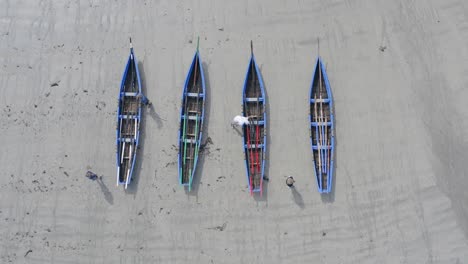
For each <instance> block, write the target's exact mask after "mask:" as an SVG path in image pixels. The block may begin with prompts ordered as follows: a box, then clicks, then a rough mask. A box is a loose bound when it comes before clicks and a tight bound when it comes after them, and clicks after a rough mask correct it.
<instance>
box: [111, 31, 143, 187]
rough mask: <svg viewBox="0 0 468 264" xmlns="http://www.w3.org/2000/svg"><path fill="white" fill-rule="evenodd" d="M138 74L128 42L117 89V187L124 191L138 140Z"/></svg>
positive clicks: (139, 84)
mask: <svg viewBox="0 0 468 264" xmlns="http://www.w3.org/2000/svg"><path fill="white" fill-rule="evenodd" d="M140 94H141V81H140V73H139V71H138V63H137V60H136V58H135V54H134V53H133V46H132V39H130V55H129V57H128V61H127V65H126V67H125V71H124V73H123V77H122V82H121V84H120V90H119V109H118V111H117V140H116V145H117V186H118V185H124V186H125V189H127V186H128V184H130V181H131V180H132V174H133V169H134V167H135V160H136V154H137V149H138V143H139V138H140V121H141V104H140V100H139V97H138V96H139V95H140Z"/></svg>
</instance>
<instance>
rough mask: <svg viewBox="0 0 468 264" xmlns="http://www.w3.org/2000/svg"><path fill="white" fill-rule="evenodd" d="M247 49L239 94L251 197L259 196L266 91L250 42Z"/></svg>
mask: <svg viewBox="0 0 468 264" xmlns="http://www.w3.org/2000/svg"><path fill="white" fill-rule="evenodd" d="M250 47H251V56H250V61H249V66H248V68H247V73H246V75H245V81H244V89H243V94H242V111H243V115H244V116H245V117H248V119H249V122H250V124H248V125H244V126H243V144H244V155H245V166H246V172H247V183H248V185H249V191H250V193H251V194H252V195H253V193H254V192H259V193H260V195H262V192H263V176H264V173H265V150H266V129H265V128H266V111H265V90H264V86H263V80H262V77H261V75H260V71H259V69H258V66H257V63H256V62H255V56H254V54H253V45H252V42H251V43H250Z"/></svg>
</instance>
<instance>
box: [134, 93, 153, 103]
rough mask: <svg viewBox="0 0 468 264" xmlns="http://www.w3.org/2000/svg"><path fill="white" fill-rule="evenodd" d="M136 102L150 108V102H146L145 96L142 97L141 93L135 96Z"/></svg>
mask: <svg viewBox="0 0 468 264" xmlns="http://www.w3.org/2000/svg"><path fill="white" fill-rule="evenodd" d="M137 100H139V101H140V103H141V104H143V105H146V106H150V105H151V102H150V101H149V100H148V98H146V96H145V95H143V94H142V93H139V94H138V95H137Z"/></svg>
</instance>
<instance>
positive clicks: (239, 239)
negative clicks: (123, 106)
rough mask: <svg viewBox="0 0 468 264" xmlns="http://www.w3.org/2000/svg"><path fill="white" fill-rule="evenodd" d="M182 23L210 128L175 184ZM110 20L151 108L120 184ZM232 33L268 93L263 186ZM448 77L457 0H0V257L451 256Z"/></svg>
mask: <svg viewBox="0 0 468 264" xmlns="http://www.w3.org/2000/svg"><path fill="white" fill-rule="evenodd" d="M198 36H199V37H200V55H201V59H202V60H203V67H204V70H205V78H206V85H207V104H206V119H205V128H204V129H205V133H204V137H205V140H206V139H207V138H208V137H209V138H210V139H211V142H212V143H211V144H210V143H208V144H207V146H206V148H205V150H204V152H203V155H202V156H201V159H200V160H199V164H198V172H197V176H196V179H195V182H194V187H193V190H192V192H190V193H187V192H186V191H184V189H183V188H182V187H181V186H179V185H178V178H177V177H178V176H177V153H178V150H177V145H178V138H177V137H178V133H177V132H178V129H179V110H180V103H181V93H182V88H183V84H184V80H185V76H186V73H187V70H188V68H189V66H190V63H191V60H192V57H193V54H194V52H195V49H196V40H197V37H198ZM129 37H132V40H133V46H134V49H135V54H136V57H137V59H138V60H139V68H140V72H141V77H142V82H143V91H144V92H145V94H146V95H147V97H148V98H149V100H151V101H152V107H151V108H149V109H145V110H144V112H143V122H142V126H141V133H142V135H141V140H142V147H141V148H140V149H139V153H138V162H137V164H136V169H135V174H134V181H133V182H132V184H131V185H130V186H129V189H128V190H126V191H125V190H124V189H123V188H122V186H120V187H117V186H116V168H115V137H116V135H115V126H116V110H117V98H118V89H119V85H120V81H121V77H122V72H123V70H124V67H125V63H126V60H127V58H128V54H129V40H128V39H129ZM318 38H319V39H320V55H321V57H322V58H323V60H324V62H325V63H326V69H327V72H328V77H329V80H330V85H331V89H332V92H333V99H334V101H335V109H334V111H335V118H336V124H335V127H336V131H335V135H336V160H335V165H336V173H335V179H334V183H333V184H334V185H333V192H332V193H331V194H328V195H320V194H319V193H318V191H317V184H316V181H315V179H314V174H313V165H312V162H311V161H312V152H311V147H310V139H309V130H308V114H309V113H308V111H309V105H308V95H309V89H310V81H311V78H312V71H313V67H314V63H315V60H316V57H317V55H318V52H319V51H318V45H317V39H318ZM250 40H252V41H253V45H254V52H255V56H256V60H257V63H258V64H259V67H260V69H261V73H262V77H263V80H264V83H265V89H266V98H267V114H268V127H267V129H268V142H269V143H268V146H267V149H268V152H267V159H268V162H267V166H266V167H267V168H266V172H267V175H268V177H269V179H270V180H269V181H268V182H266V186H265V188H266V190H265V191H264V194H263V197H252V196H250V194H249V191H248V188H247V180H246V175H245V165H244V156H243V152H242V151H243V149H242V138H241V137H240V136H239V134H238V133H237V132H236V131H235V130H233V129H232V128H231V126H230V122H231V120H232V118H233V117H234V116H235V115H238V114H240V113H241V98H242V85H243V82H244V77H245V72H246V69H247V66H248V62H249V56H250ZM467 85H468V2H467V1H461V0H446V1H436V0H426V1H423V0H415V1H407V0H395V1H384V0H377V1H364V0H330V1H325V0H314V1H303V0H297V1H296V0H294V1H280V0H270V1H258V0H239V1H224V0H222V1H220V0H218V1H215V0H208V1H178V0H176V1H123V0H114V1H64V0H58V1H50V0H45V1H11V0H0V86H1V89H0V112H1V115H0V134H1V135H2V136H1V137H0V146H1V151H0V164H1V165H2V170H1V173H0V263H337V264H338V263H359V264H363V263H369V264H374V263H380V264H384V263H386V264H387V263H388V264H394V263H408V264H413V263H460V264H461V263H468V191H467V189H468V173H467V171H468V169H467V166H465V165H466V164H465V163H467V161H468V106H467V104H466V101H465V100H466V99H467V98H468V90H467V89H466V86H467ZM467 164H468V163H467ZM88 170H91V171H93V172H95V173H96V174H98V175H99V176H102V181H91V180H89V179H87V178H86V177H85V174H86V172H87V171H88ZM290 175H292V176H294V179H295V180H296V183H295V186H296V188H295V189H290V188H288V187H287V186H286V184H285V179H286V177H287V176H290Z"/></svg>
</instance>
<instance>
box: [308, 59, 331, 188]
mask: <svg viewBox="0 0 468 264" xmlns="http://www.w3.org/2000/svg"><path fill="white" fill-rule="evenodd" d="M309 99H310V114H309V123H310V142H311V146H312V153H313V165H314V166H313V167H314V175H315V178H316V181H317V187H318V191H319V193H329V192H331V190H332V183H333V171H334V152H335V136H334V129H335V119H334V114H333V98H332V93H331V89H330V83H329V81H328V76H327V73H326V70H325V67H324V65H323V62H322V60H321V58H320V57H318V58H317V61H316V63H315V69H314V72H313V75H312V83H311V87H310V96H309Z"/></svg>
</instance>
